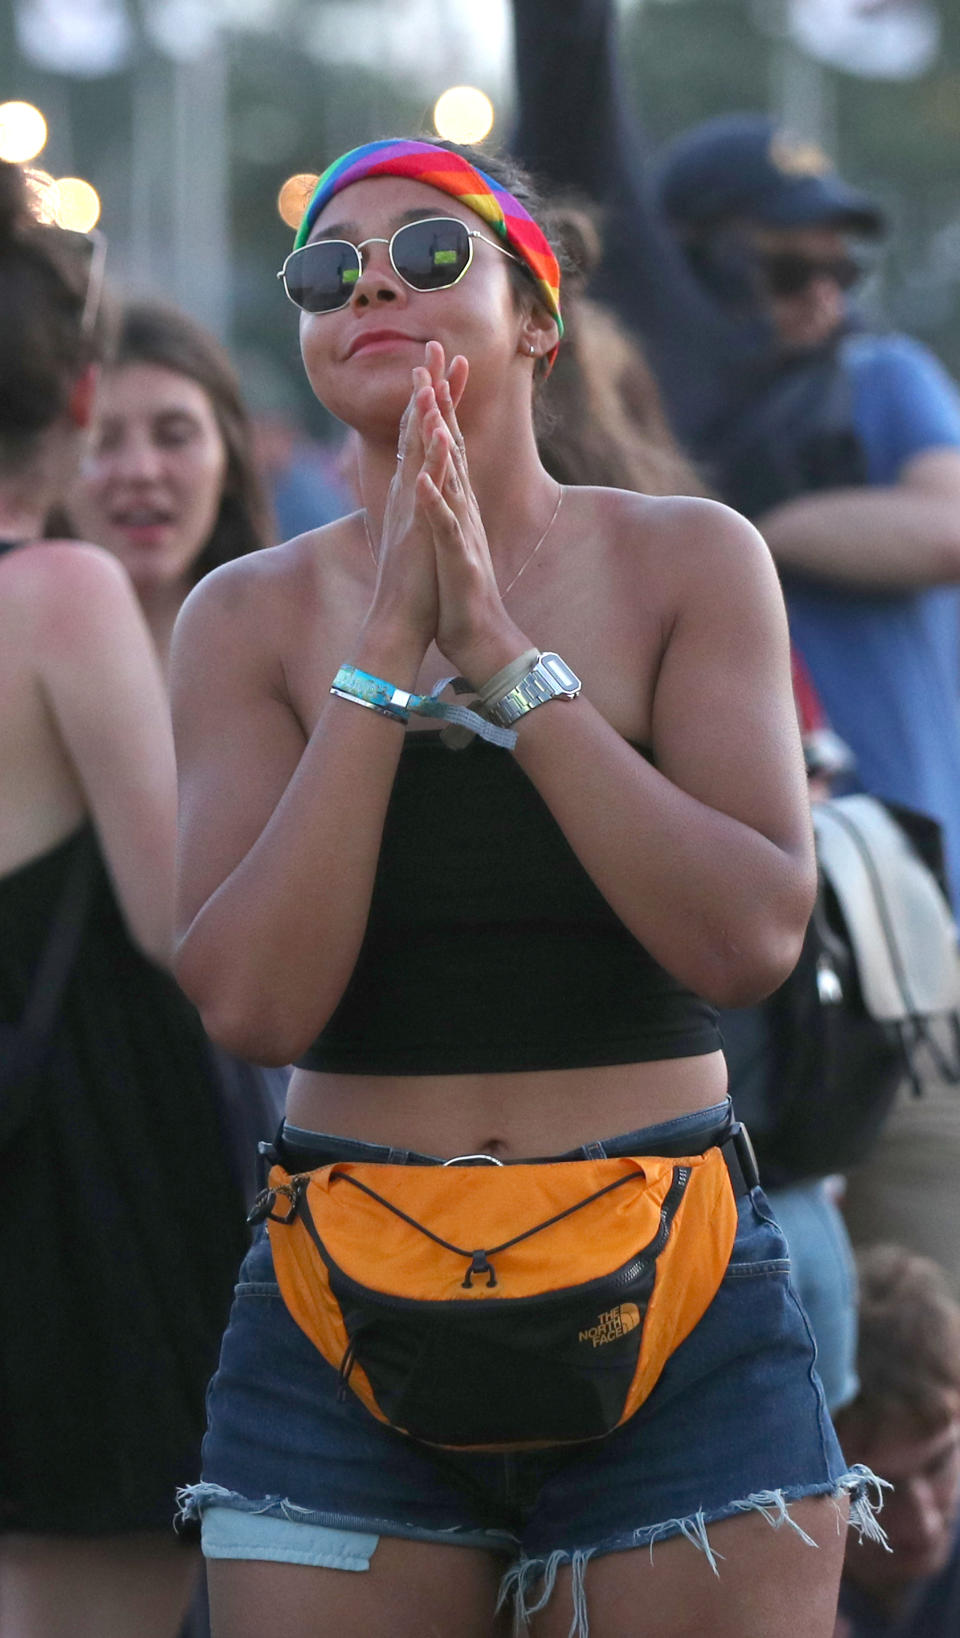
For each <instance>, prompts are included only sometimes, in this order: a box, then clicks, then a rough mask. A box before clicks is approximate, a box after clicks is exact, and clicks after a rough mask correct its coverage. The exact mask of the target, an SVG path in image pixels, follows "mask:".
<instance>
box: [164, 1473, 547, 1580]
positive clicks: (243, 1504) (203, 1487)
mask: <svg viewBox="0 0 960 1638" xmlns="http://www.w3.org/2000/svg"><path fill="white" fill-rule="evenodd" d="M206 1507H225V1508H227V1509H232V1510H233V1511H234V1512H237V1513H254V1514H266V1515H268V1516H269V1517H271V1518H276V1519H286V1520H287V1521H288V1523H290V1524H319V1525H323V1526H324V1527H325V1528H326V1529H328V1530H343V1531H346V1532H351V1531H354V1532H357V1533H359V1534H361V1535H380V1536H400V1537H401V1538H402V1539H404V1540H407V1541H429V1542H436V1543H440V1544H444V1545H446V1544H449V1545H450V1546H452V1547H479V1548H481V1549H483V1550H484V1551H485V1552H495V1553H510V1554H513V1553H516V1552H517V1550H518V1548H519V1546H520V1543H519V1541H518V1539H517V1537H516V1536H515V1535H513V1534H511V1532H510V1531H509V1530H493V1529H490V1530H472V1529H470V1528H468V1527H466V1526H463V1525H451V1526H450V1528H449V1529H448V1530H444V1529H437V1528H430V1527H428V1526H423V1525H419V1524H406V1523H401V1522H399V1521H397V1520H396V1519H375V1518H361V1517H360V1516H359V1515H352V1514H347V1513H333V1512H327V1511H326V1510H318V1509H316V1508H313V1507H300V1506H299V1505H298V1504H297V1503H296V1502H291V1501H287V1499H286V1497H285V1496H261V1497H260V1498H259V1499H258V1500H253V1499H252V1498H251V1497H249V1496H243V1495H241V1494H240V1492H239V1491H237V1490H227V1489H225V1488H224V1486H223V1485H220V1484H210V1483H208V1482H205V1481H203V1482H201V1483H199V1484H187V1485H183V1486H182V1487H181V1489H179V1490H178V1491H177V1508H178V1510H177V1515H176V1518H175V1519H174V1529H175V1530H177V1531H183V1530H185V1529H187V1528H189V1526H190V1525H192V1524H193V1523H195V1522H198V1521H199V1520H200V1519H201V1518H202V1515H203V1511H204V1508H206ZM291 1562H292V1561H291Z"/></svg>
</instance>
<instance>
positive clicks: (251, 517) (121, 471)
mask: <svg viewBox="0 0 960 1638" xmlns="http://www.w3.org/2000/svg"><path fill="white" fill-rule="evenodd" d="M68 510H69V514H70V518H71V521H72V522H73V523H74V524H75V525H76V527H77V529H78V530H79V531H80V533H81V534H83V535H85V536H86V538H87V539H89V540H95V541H97V542H98V544H100V545H101V546H104V547H106V549H107V551H109V552H112V553H113V555H114V556H115V557H117V558H119V560H120V562H121V563H122V564H123V566H124V568H125V569H126V570H127V572H128V574H129V575H130V578H131V579H132V581H133V584H134V586H135V587H136V590H137V595H138V597H139V598H140V602H141V604H142V606H143V611H144V614H145V615H146V617H147V622H148V624H149V626H150V629H151V632H152V634H153V638H154V642H155V643H156V646H157V650H158V653H159V654H160V657H161V661H162V663H163V666H164V669H166V665H167V660H168V656H169V648H170V637H171V633H172V631H173V626H174V622H175V620H176V617H177V614H178V613H179V610H180V606H181V604H182V603H183V600H184V598H185V597H186V595H187V593H188V592H189V591H190V590H191V588H192V587H193V586H195V585H196V583H197V581H198V580H201V579H202V578H203V576H204V575H205V574H209V572H210V570H211V569H216V568H218V567H219V566H220V564H222V563H228V562H229V561H230V560H231V559H232V558H235V557H241V556H243V555H244V554H245V553H246V552H251V551H257V550H258V549H259V548H260V547H262V546H265V545H267V544H268V541H269V539H270V522H269V513H268V507H267V503H266V499H265V495H264V490H263V484H262V481H261V478H260V474H259V471H258V469H257V466H256V462H255V458H254V452H253V434H252V428H251V425H250V419H249V415H248V413H247V410H246V407H245V405H244V402H243V398H242V396H241V393H240V387H239V383H238V381H237V378H236V376H235V374H234V371H233V367H232V365H231V362H230V359H229V357H228V355H227V353H226V351H225V350H224V348H223V347H221V345H220V343H219V342H218V341H217V340H216V338H215V337H214V336H212V335H211V334H210V333H209V331H207V330H205V329H204V328H203V326H202V325H200V324H197V323H196V322H195V321H194V320H193V319H191V318H190V317H189V316H188V315H187V314H186V313H182V312H180V311H179V310H178V309H177V308H175V307H170V306H168V305H166V304H164V303H160V302H155V301H151V302H146V301H138V302H131V303H129V304H128V305H127V306H126V307H125V308H124V309H123V311H122V312H121V314H120V318H119V325H118V333H117V338H116V343H115V345H114V347H113V349H112V352H111V357H110V361H109V365H108V367H107V368H106V369H105V371H104V373H103V376H102V379H101V382H100V387H99V392H98V399H97V417H96V424H95V427H94V431H93V437H92V440H91V444H90V448H89V449H88V451H87V453H86V456H85V459H84V460H83V462H82V463H81V466H80V469H79V472H78V474H77V479H76V482H75V483H74V484H73V486H72V487H71V490H70V493H69V496H68Z"/></svg>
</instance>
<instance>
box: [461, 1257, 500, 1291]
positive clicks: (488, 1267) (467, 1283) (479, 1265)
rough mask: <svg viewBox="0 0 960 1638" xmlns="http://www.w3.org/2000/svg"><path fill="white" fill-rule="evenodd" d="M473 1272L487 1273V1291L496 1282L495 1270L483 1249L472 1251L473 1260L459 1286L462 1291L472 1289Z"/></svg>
mask: <svg viewBox="0 0 960 1638" xmlns="http://www.w3.org/2000/svg"><path fill="white" fill-rule="evenodd" d="M475 1274H487V1275H489V1279H488V1280H487V1290H488V1291H489V1290H490V1288H491V1287H492V1286H495V1285H496V1283H497V1276H496V1271H495V1270H494V1267H493V1264H492V1263H489V1262H488V1261H487V1254H486V1252H485V1251H475V1252H474V1254H473V1262H472V1263H471V1264H470V1267H469V1268H468V1269H467V1277H466V1279H465V1280H464V1282H463V1285H462V1286H461V1288H460V1289H461V1290H462V1291H471V1290H472V1289H473V1276H474V1275H475Z"/></svg>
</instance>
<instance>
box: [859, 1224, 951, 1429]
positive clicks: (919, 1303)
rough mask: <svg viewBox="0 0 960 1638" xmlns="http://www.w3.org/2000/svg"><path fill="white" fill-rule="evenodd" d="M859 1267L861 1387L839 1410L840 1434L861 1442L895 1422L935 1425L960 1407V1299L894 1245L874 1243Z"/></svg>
mask: <svg viewBox="0 0 960 1638" xmlns="http://www.w3.org/2000/svg"><path fill="white" fill-rule="evenodd" d="M857 1267H858V1274H859V1283H860V1315H859V1339H858V1344H857V1373H858V1375H859V1378H860V1390H859V1393H858V1394H857V1397H856V1399H855V1400H854V1401H853V1403H852V1405H850V1406H849V1407H848V1408H847V1409H844V1410H843V1411H841V1412H840V1413H839V1414H838V1418H837V1425H838V1429H839V1430H840V1431H841V1436H842V1438H843V1439H844V1440H845V1441H848V1442H849V1443H850V1445H851V1448H852V1447H854V1446H855V1447H856V1448H858V1449H863V1448H868V1447H869V1443H870V1440H871V1438H875V1437H876V1436H877V1435H878V1434H879V1433H881V1432H882V1430H883V1429H884V1428H885V1427H887V1426H889V1424H890V1423H891V1422H893V1423H894V1424H899V1423H903V1422H907V1423H908V1424H911V1425H913V1426H915V1427H917V1428H919V1429H920V1430H921V1432H923V1433H924V1434H933V1433H937V1432H939V1430H940V1429H941V1428H943V1427H944V1426H946V1425H947V1424H948V1423H949V1422H950V1421H952V1420H953V1418H954V1417H955V1416H957V1415H958V1414H960V1304H958V1303H957V1301H956V1300H955V1298H954V1295H953V1293H952V1291H951V1289H950V1285H949V1282H948V1280H947V1277H946V1275H945V1274H944V1272H943V1270H942V1269H941V1268H939V1267H938V1265H937V1264H936V1263H934V1262H932V1261H931V1260H930V1259H929V1258H928V1257H917V1256H915V1255H914V1254H913V1253H912V1252H910V1251H907V1250H905V1249H904V1247H903V1246H895V1245H877V1246H871V1247H870V1248H869V1250H867V1251H865V1252H863V1253H861V1255H860V1256H859V1257H858V1260H857Z"/></svg>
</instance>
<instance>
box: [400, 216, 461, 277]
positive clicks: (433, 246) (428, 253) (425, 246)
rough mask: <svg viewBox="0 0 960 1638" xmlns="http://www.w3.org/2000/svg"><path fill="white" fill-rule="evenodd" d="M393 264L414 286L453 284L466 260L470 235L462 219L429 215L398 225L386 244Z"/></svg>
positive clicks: (401, 275)
mask: <svg viewBox="0 0 960 1638" xmlns="http://www.w3.org/2000/svg"><path fill="white" fill-rule="evenodd" d="M390 255H391V257H392V259H393V265H394V267H395V268H396V270H397V272H398V273H399V275H400V277H401V279H403V280H404V281H405V282H406V283H407V284H409V285H412V286H413V288H414V290H444V289H446V288H447V286H448V285H451V284H456V282H457V280H458V279H459V278H460V276H461V274H462V273H463V272H464V271H465V269H466V268H467V266H468V264H469V261H470V236H469V234H468V233H467V230H466V228H465V226H464V224H463V223H462V222H458V221H456V220H455V219H454V218H453V217H452V216H451V217H442V218H441V217H432V218H431V219H430V220H429V221H426V222H410V223H408V224H407V226H406V227H402V228H398V229H397V232H396V233H395V234H394V236H393V239H392V241H391V244H390Z"/></svg>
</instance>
